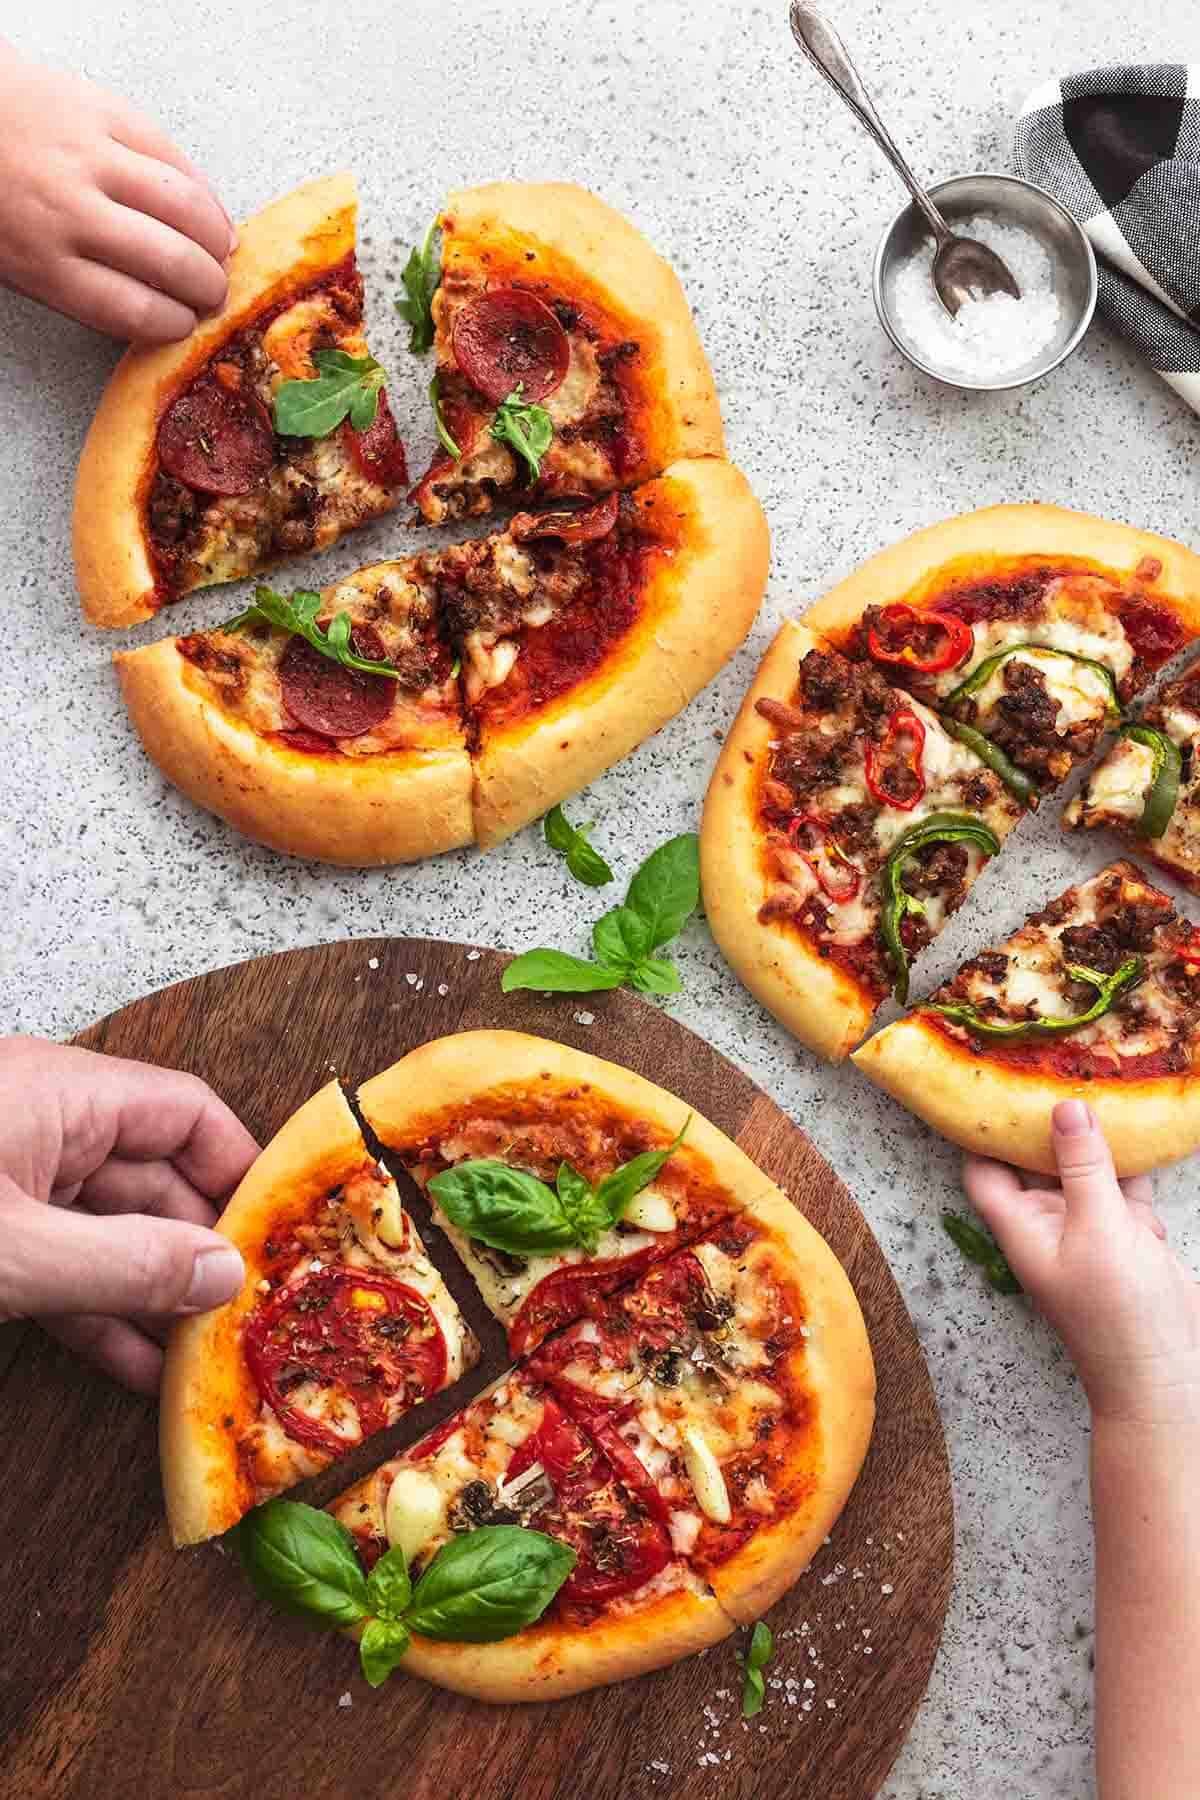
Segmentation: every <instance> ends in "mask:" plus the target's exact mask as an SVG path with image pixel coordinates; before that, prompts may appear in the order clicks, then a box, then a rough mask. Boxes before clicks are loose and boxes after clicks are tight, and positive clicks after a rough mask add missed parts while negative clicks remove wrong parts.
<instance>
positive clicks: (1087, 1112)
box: [1054, 1100, 1096, 1137]
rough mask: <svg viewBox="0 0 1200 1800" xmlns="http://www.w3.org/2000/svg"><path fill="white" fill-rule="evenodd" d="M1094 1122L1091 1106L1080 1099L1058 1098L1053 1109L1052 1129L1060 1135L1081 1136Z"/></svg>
mask: <svg viewBox="0 0 1200 1800" xmlns="http://www.w3.org/2000/svg"><path fill="white" fill-rule="evenodd" d="M1095 1122H1096V1121H1095V1120H1094V1119H1093V1118H1092V1109H1091V1107H1090V1106H1087V1105H1085V1104H1084V1102H1083V1101H1082V1100H1060V1101H1059V1103H1058V1105H1057V1106H1056V1107H1055V1109H1054V1129H1055V1131H1057V1132H1058V1134H1059V1136H1060V1137H1082V1136H1083V1134H1084V1132H1085V1131H1090V1130H1091V1129H1092V1126H1093V1125H1094V1124H1095Z"/></svg>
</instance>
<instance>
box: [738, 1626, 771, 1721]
mask: <svg viewBox="0 0 1200 1800" xmlns="http://www.w3.org/2000/svg"><path fill="white" fill-rule="evenodd" d="M774 1648H775V1639H774V1637H773V1636H772V1635H771V1627H770V1626H769V1625H767V1624H765V1623H764V1622H763V1620H762V1619H760V1620H759V1621H758V1623H757V1625H756V1626H755V1627H754V1630H753V1631H752V1632H751V1633H750V1647H749V1649H748V1650H747V1651H746V1654H745V1655H744V1656H743V1655H742V1653H741V1651H739V1652H738V1661H739V1662H740V1663H741V1665H742V1668H743V1669H744V1670H745V1672H746V1678H745V1681H744V1682H743V1683H742V1717H743V1719H752V1718H754V1716H755V1714H756V1713H760V1712H761V1711H762V1709H763V1701H764V1700H765V1699H766V1697H767V1694H766V1684H765V1682H764V1681H763V1673H762V1672H763V1670H764V1669H765V1668H766V1666H767V1664H768V1663H769V1662H770V1660H771V1654H772V1652H773V1650H774Z"/></svg>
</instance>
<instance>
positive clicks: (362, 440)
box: [346, 391, 408, 488]
mask: <svg viewBox="0 0 1200 1800" xmlns="http://www.w3.org/2000/svg"><path fill="white" fill-rule="evenodd" d="M346 436H347V439H348V440H349V444H350V454H351V456H352V457H353V458H354V461H355V463H356V465H357V467H358V471H359V474H360V475H365V476H366V478H367V480H368V481H374V482H377V483H378V485H379V486H380V487H389V488H390V487H403V486H404V484H405V482H406V481H407V480H408V461H407V459H406V457H405V455H404V445H403V444H402V443H401V442H400V433H399V432H398V431H397V430H396V421H395V419H394V418H393V417H392V409H391V407H390V406H389V405H388V397H387V393H386V392H385V391H381V393H380V395H379V406H378V408H377V409H376V413H375V418H374V421H373V423H372V424H370V425H368V426H367V429H366V430H365V431H355V429H354V427H353V425H350V424H347V426H346Z"/></svg>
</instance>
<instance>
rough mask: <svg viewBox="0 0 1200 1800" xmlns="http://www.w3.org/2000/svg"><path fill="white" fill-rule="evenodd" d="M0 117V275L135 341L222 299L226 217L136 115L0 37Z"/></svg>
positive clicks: (173, 327)
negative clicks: (0, 119) (1, 123)
mask: <svg viewBox="0 0 1200 1800" xmlns="http://www.w3.org/2000/svg"><path fill="white" fill-rule="evenodd" d="M0 115H2V116H3V119H4V130H3V133H0V281H2V282H3V283H4V284H5V285H6V286H8V287H12V288H16V290H17V291H18V293H22V294H28V295H29V296H30V297H31V298H32V299H34V300H42V301H44V302H45V303H46V305H47V306H52V307H53V308H54V309H55V311H56V312H61V313H66V314H67V316H68V317H69V318H72V319H79V320H80V321H81V322H82V323H83V324H84V325H92V326H94V327H95V328H96V330H97V331H106V332H108V333H109V334H110V335H111V336H113V337H117V338H131V339H133V340H134V341H135V342H137V343H142V344H160V343H167V342H169V341H171V340H172V339H175V338H182V337H186V336H187V334H188V332H189V331H191V330H192V328H193V326H194V325H195V323H196V319H197V316H198V315H199V314H203V313H210V312H215V311H216V310H217V309H218V308H219V307H220V306H221V305H222V304H223V302H224V299H225V289H226V281H225V271H224V268H223V267H222V264H223V263H224V261H225V259H226V257H227V256H228V255H229V252H230V251H231V250H232V248H233V246H234V243H235V242H236V234H235V232H234V228H233V224H232V222H231V220H230V218H229V215H228V214H227V213H226V211H225V209H224V207H223V206H222V205H221V203H220V201H219V200H218V199H217V198H216V195H215V194H214V193H213V191H212V189H211V188H210V187H209V185H208V183H207V181H206V180H205V178H204V176H203V175H201V174H200V172H199V171H198V170H197V169H195V168H193V167H192V165H191V163H190V162H189V161H188V159H187V158H186V157H185V156H183V155H182V154H181V153H180V152H179V151H178V150H176V149H175V147H174V145H173V144H172V143H171V142H170V140H169V139H168V138H166V137H164V135H163V134H162V132H160V131H159V130H158V128H157V127H156V126H154V125H152V124H151V123H150V121H149V120H148V119H145V118H143V117H142V115H141V114H140V113H139V112H137V111H135V109H134V108H133V107H131V106H129V105H127V103H126V102H125V101H124V100H121V99H118V98H117V97H116V96H115V95H113V94H107V93H105V91H104V89H103V88H98V87H94V86H93V85H92V83H91V82H90V81H83V80H81V79H80V78H79V77H78V76H75V75H61V74H57V73H55V72H54V71H52V70H50V69H43V68H40V67H39V66H38V65H37V64H36V63H31V62H27V61H26V60H25V59H24V58H23V57H21V56H18V54H17V53H16V51H15V50H13V49H12V47H11V46H10V45H8V44H5V43H3V42H2V41H0Z"/></svg>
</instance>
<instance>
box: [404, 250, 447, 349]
mask: <svg viewBox="0 0 1200 1800" xmlns="http://www.w3.org/2000/svg"><path fill="white" fill-rule="evenodd" d="M437 228H438V222H437V220H436V219H435V220H434V221H433V224H432V225H431V226H430V227H429V230H428V231H427V232H426V233H425V237H424V241H423V242H422V243H421V245H420V247H419V248H418V247H417V246H416V245H414V246H413V249H412V250H411V251H410V253H409V258H408V261H407V262H406V263H405V265H404V267H403V269H402V270H401V272H400V279H401V281H402V282H403V283H404V295H405V297H404V299H403V300H397V301H396V302H395V307H396V311H397V312H398V313H399V314H400V317H401V318H402V319H403V320H404V322H405V324H406V325H407V326H408V347H409V349H410V350H411V351H412V353H413V355H414V356H424V354H425V352H426V350H428V349H430V348H431V347H432V345H433V337H434V330H433V296H434V295H435V294H436V293H437V290H438V283H439V281H440V280H441V271H440V269H439V268H438V263H437V257H436V256H435V254H434V249H433V239H434V234H435V233H436V231H437Z"/></svg>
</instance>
